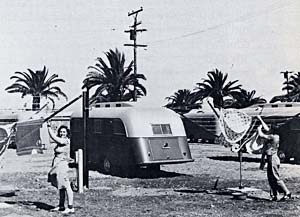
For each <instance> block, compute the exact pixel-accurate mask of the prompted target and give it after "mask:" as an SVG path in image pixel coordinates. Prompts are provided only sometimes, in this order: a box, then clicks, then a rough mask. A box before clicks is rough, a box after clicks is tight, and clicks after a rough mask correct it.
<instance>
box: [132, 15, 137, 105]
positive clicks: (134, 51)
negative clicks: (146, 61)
mask: <svg viewBox="0 0 300 217" xmlns="http://www.w3.org/2000/svg"><path fill="white" fill-rule="evenodd" d="M137 15H138V14H136V15H135V16H134V33H135V34H136V26H137V25H136V24H137ZM133 62H134V65H133V73H134V75H135V76H136V73H137V58H136V36H135V37H134V40H133ZM133 88H134V90H133V91H134V94H133V101H134V102H136V100H137V96H136V95H137V92H136V86H135V84H134V85H133Z"/></svg>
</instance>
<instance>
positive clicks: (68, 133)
mask: <svg viewBox="0 0 300 217" xmlns="http://www.w3.org/2000/svg"><path fill="white" fill-rule="evenodd" d="M61 129H66V131H67V137H68V138H70V130H69V128H68V127H67V126H65V125H61V126H60V127H59V128H58V130H57V136H58V137H60V131H61Z"/></svg>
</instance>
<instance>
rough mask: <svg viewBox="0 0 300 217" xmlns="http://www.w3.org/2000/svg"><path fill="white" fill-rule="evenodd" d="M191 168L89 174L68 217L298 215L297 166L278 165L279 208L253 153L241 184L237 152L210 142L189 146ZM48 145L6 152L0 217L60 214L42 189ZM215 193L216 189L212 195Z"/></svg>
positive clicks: (53, 193)
mask: <svg viewBox="0 0 300 217" xmlns="http://www.w3.org/2000/svg"><path fill="white" fill-rule="evenodd" d="M190 148H191V152H192V156H193V158H194V159H195V161H194V162H192V163H186V164H178V165H165V166H162V167H161V169H162V170H161V172H159V173H143V172H142V174H141V175H140V176H139V177H135V178H121V177H116V176H110V175H103V174H101V173H99V172H96V171H91V172H90V188H89V189H86V190H85V191H84V193H82V194H79V193H75V202H74V203H75V204H74V205H75V210H76V212H75V214H72V215H73V216H82V217H83V216H101V217H102V216H107V217H115V216H137V217H138V216H139V217H140V216H160V217H171V216H178V217H179V216H180V217H182V216H193V217H194V216H210V217H218V216H226V217H227V216H230V217H231V216H243V217H246V216H278V217H279V216H300V197H299V195H300V190H299V184H298V183H299V181H300V165H293V164H282V165H281V168H280V172H281V175H282V177H283V179H284V180H285V182H286V184H287V186H288V188H289V189H290V190H291V192H292V193H293V199H292V200H289V201H284V202H271V201H270V200H269V187H268V183H267V178H266V171H260V170H258V166H259V157H260V156H259V155H248V154H244V155H243V163H242V179H240V172H239V169H240V164H239V161H238V157H237V154H236V153H232V152H231V151H230V150H229V149H228V148H225V147H222V146H219V145H211V144H191V145H190ZM52 154H53V153H52V147H47V150H46V151H45V152H44V154H35V155H26V156H16V152H15V150H13V149H9V150H8V151H7V153H5V156H4V159H3V160H2V161H1V168H0V184H1V185H0V216H1V217H2V216H5V217H9V216H11V217H17V216H25V217H28V216H35V217H43V216H47V217H48V216H63V215H62V214H60V213H54V212H50V211H49V210H50V209H51V208H53V207H54V206H56V205H57V203H58V193H57V190H56V189H55V188H53V187H51V186H50V185H49V183H47V171H48V170H49V168H50V164H51V159H52ZM240 180H241V181H242V182H241V184H242V186H243V187H244V188H243V189H244V190H245V189H249V188H252V191H250V192H248V194H247V198H246V199H245V200H237V199H234V198H233V196H232V189H231V188H237V187H238V186H239V185H240ZM214 187H216V189H214Z"/></svg>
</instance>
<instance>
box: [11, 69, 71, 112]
mask: <svg viewBox="0 0 300 217" xmlns="http://www.w3.org/2000/svg"><path fill="white" fill-rule="evenodd" d="M27 70H28V72H15V75H13V76H11V77H10V79H15V82H14V83H13V84H12V85H10V86H8V87H7V88H5V90H6V91H7V92H8V93H21V94H22V95H21V97H22V98H23V97H25V96H26V95H31V96H32V110H33V111H36V110H38V109H39V108H40V101H41V98H46V99H49V100H50V101H51V102H52V104H53V108H54V107H55V101H54V99H59V96H63V97H64V98H65V99H67V96H66V94H65V93H63V92H62V90H61V89H60V88H59V87H58V86H53V85H54V84H55V83H59V82H65V80H63V79H61V78H58V75H57V74H53V75H51V76H50V77H48V78H47V76H48V69H46V66H44V68H43V69H42V70H37V71H33V70H31V69H27Z"/></svg>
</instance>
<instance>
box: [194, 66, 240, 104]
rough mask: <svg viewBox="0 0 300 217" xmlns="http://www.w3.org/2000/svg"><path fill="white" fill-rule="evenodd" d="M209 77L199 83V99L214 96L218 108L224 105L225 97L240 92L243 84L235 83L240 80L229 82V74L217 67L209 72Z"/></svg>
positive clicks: (197, 88)
mask: <svg viewBox="0 0 300 217" xmlns="http://www.w3.org/2000/svg"><path fill="white" fill-rule="evenodd" d="M207 76H208V79H204V81H203V82H202V83H197V85H198V87H196V90H198V93H197V95H198V99H203V98H206V97H212V98H213V103H214V106H215V107H216V108H222V107H223V106H224V97H227V96H229V97H231V96H232V94H233V93H236V92H239V91H240V88H241V85H235V84H236V83H237V82H238V80H235V81H229V82H227V77H228V74H227V73H226V74H225V75H224V74H223V73H222V72H221V71H219V70H218V69H216V70H215V71H209V72H208V73H207Z"/></svg>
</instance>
